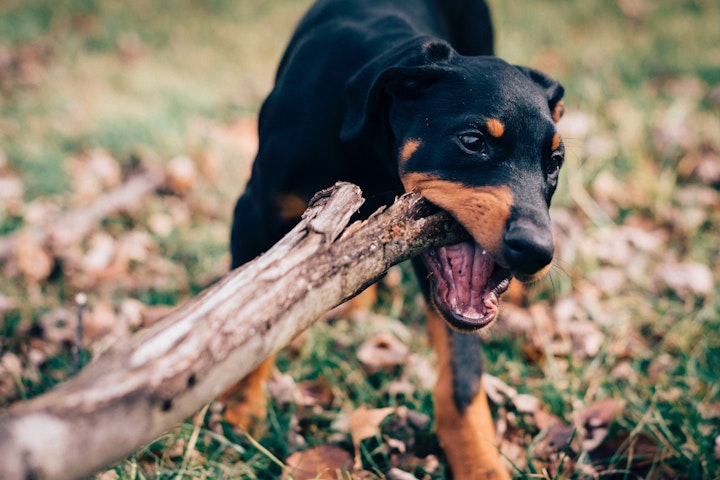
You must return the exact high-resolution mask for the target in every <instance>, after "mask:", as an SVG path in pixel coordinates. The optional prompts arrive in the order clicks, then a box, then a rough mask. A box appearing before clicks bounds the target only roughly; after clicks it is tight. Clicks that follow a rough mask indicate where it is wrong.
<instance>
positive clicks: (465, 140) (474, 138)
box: [457, 132, 485, 153]
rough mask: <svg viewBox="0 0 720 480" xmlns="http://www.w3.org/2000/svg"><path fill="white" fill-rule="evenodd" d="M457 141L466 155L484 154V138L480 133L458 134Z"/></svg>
mask: <svg viewBox="0 0 720 480" xmlns="http://www.w3.org/2000/svg"><path fill="white" fill-rule="evenodd" d="M457 140H458V143H459V144H460V147H461V148H462V149H463V150H464V151H465V152H466V153H478V152H479V153H485V138H484V137H483V135H482V133H480V132H467V133H463V134H460V135H458V137H457Z"/></svg>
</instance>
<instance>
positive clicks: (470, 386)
mask: <svg viewBox="0 0 720 480" xmlns="http://www.w3.org/2000/svg"><path fill="white" fill-rule="evenodd" d="M428 328H429V329H430V335H431V339H432V343H433V346H434V348H435V351H436V352H437V357H438V380H437V384H436V385H435V391H434V403H435V426H436V429H437V434H438V438H439V439H440V444H441V446H442V448H443V450H444V452H445V456H446V457H447V459H448V462H449V464H450V468H451V469H452V472H453V477H454V478H455V479H456V480H480V479H503V480H509V478H510V475H509V474H508V471H507V469H506V468H505V467H504V466H503V464H502V462H501V461H500V455H499V452H498V448H497V446H496V445H495V425H494V424H493V420H492V416H491V414H490V407H489V405H488V399H487V395H486V394H485V390H484V388H483V386H482V382H481V377H482V358H481V341H480V337H479V336H477V335H473V334H464V333H458V332H455V331H453V330H451V329H449V328H448V326H447V324H446V323H445V321H444V320H443V318H442V316H441V315H440V314H439V313H438V312H437V311H436V310H435V309H434V308H429V309H428Z"/></svg>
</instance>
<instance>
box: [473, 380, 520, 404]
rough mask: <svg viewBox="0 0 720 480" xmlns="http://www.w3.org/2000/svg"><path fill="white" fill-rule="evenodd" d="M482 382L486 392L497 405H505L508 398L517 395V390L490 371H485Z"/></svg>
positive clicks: (510, 398)
mask: <svg viewBox="0 0 720 480" xmlns="http://www.w3.org/2000/svg"><path fill="white" fill-rule="evenodd" d="M482 382H483V387H485V393H487V396H488V398H489V399H490V401H491V402H492V403H494V404H495V405H505V404H506V403H507V401H508V400H512V399H514V398H515V397H517V390H515V389H514V388H512V387H511V386H510V385H508V384H507V383H505V382H503V381H502V380H500V379H499V378H497V377H495V376H493V375H490V374H489V373H483V376H482Z"/></svg>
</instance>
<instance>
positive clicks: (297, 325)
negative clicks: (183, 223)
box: [0, 183, 466, 480]
mask: <svg viewBox="0 0 720 480" xmlns="http://www.w3.org/2000/svg"><path fill="white" fill-rule="evenodd" d="M362 202H363V199H362V197H361V192H360V189H359V188H358V187H356V186H354V185H351V184H347V183H338V184H337V185H335V187H333V188H331V189H328V190H325V191H323V192H320V193H319V194H317V195H316V196H315V198H314V199H313V200H312V201H311V204H310V207H309V208H308V210H307V211H306V212H305V214H304V215H303V220H302V221H301V222H300V223H299V224H298V225H297V226H296V227H295V228H294V229H293V230H292V231H291V232H290V233H288V234H287V235H286V236H285V237H284V238H283V239H282V240H281V241H280V242H278V243H277V244H276V245H275V246H274V247H273V248H272V249H270V250H269V251H268V252H267V253H265V254H264V255H262V256H261V257H259V258H257V259H255V260H254V261H252V262H250V263H248V264H245V265H243V266H242V267H240V268H238V269H236V270H234V271H232V272H230V273H229V274H227V275H225V276H224V277H223V278H222V279H220V281H218V282H217V283H216V284H215V285H213V286H212V287H210V288H208V289H206V290H205V291H203V292H201V293H200V294H199V295H198V296H196V297H195V298H193V299H192V300H190V301H189V302H188V303H187V304H185V305H183V306H182V307H180V308H178V309H177V310H175V311H174V312H173V313H171V314H170V315H168V316H167V317H165V318H164V319H163V320H161V321H160V322H158V323H157V324H155V325H153V326H152V327H151V328H149V329H147V330H144V331H141V332H139V333H137V334H136V335H134V336H133V337H132V338H130V339H129V340H128V341H126V342H125V343H123V344H121V345H117V346H115V347H114V348H112V349H110V350H109V351H108V352H106V353H105V354H103V355H101V356H100V357H99V358H97V359H96V360H95V361H93V362H92V363H91V364H90V365H88V366H87V367H86V368H85V369H84V370H83V371H82V372H80V374H79V375H78V376H77V377H75V378H73V379H71V380H69V381H68V382H66V383H65V384H63V385H61V386H59V387H58V388H56V389H54V390H52V391H50V392H48V393H46V394H44V395H42V396H40V397H37V398H34V399H32V400H30V401H28V402H26V403H23V404H18V405H15V406H14V407H12V408H10V409H9V410H8V411H6V412H4V413H3V414H2V415H0V478H3V479H8V480H14V479H26V478H36V479H60V478H62V479H68V478H80V477H83V476H86V475H89V474H91V473H93V472H95V471H97V470H98V469H100V468H102V467H104V466H107V465H109V464H112V463H113V462H116V461H118V460H120V459H122V458H123V457H125V456H127V455H128V454H129V453H131V452H132V451H134V450H136V449H137V448H139V447H140V446H142V445H144V444H146V443H148V442H150V441H152V440H153V439H155V438H157V437H158V436H159V435H161V434H162V433H163V432H165V431H167V430H168V429H170V428H171V427H173V426H174V425H176V424H177V423H179V422H181V421H182V420H184V419H185V418H187V417H188V416H190V415H191V414H193V413H194V412H195V411H197V410H198V409H200V408H201V407H202V405H203V404H205V403H207V402H209V401H211V400H212V399H213V398H215V397H216V396H217V395H218V394H219V393H221V392H222V391H223V390H225V389H226V388H227V387H229V386H230V385H232V384H233V383H235V382H237V381H238V380H240V379H241V378H243V377H244V376H245V375H247V374H248V373H249V372H251V371H252V370H253V369H254V368H255V367H256V366H257V365H259V364H260V363H261V362H262V361H263V360H265V359H266V358H267V357H269V356H270V355H271V354H273V353H276V352H278V351H279V350H280V349H282V348H283V347H284V346H286V345H287V344H288V343H290V341H291V340H292V339H293V338H294V337H296V336H297V335H298V334H299V333H300V332H302V331H303V330H305V329H306V328H307V327H308V326H310V325H311V324H312V323H313V322H314V321H316V320H317V319H319V318H320V317H321V316H322V315H323V314H324V313H325V312H326V311H328V310H329V309H331V308H332V307H334V306H336V305H338V304H340V303H341V302H342V301H344V300H346V299H348V298H350V297H352V296H354V295H356V294H357V293H359V292H360V291H361V290H362V289H363V288H364V287H366V286H367V285H369V284H371V283H372V282H374V281H376V280H377V279H378V278H379V277H380V276H381V275H382V274H383V273H384V272H385V271H386V270H387V269H388V268H389V267H390V266H392V265H394V264H396V263H399V262H401V261H403V260H406V259H408V258H411V257H413V256H415V255H417V254H418V253H420V252H421V251H423V250H426V249H428V248H430V247H434V246H439V245H443V244H449V243H455V242H457V241H459V240H461V239H463V238H464V237H465V235H466V234H465V233H464V231H463V230H462V229H461V228H460V227H458V225H457V224H456V223H455V222H454V221H452V220H451V219H450V217H449V216H448V214H446V213H445V212H438V211H437V210H436V209H434V208H432V207H431V206H429V204H427V203H426V202H425V201H424V200H423V199H422V198H421V197H420V196H419V195H418V194H415V193H413V194H408V195H404V196H403V197H401V198H400V199H398V200H397V201H396V202H395V203H394V204H393V205H391V206H390V207H388V208H387V209H385V210H383V211H378V212H376V213H375V214H373V215H372V216H371V217H370V218H369V219H368V220H365V221H363V222H356V223H354V224H353V225H351V226H350V227H348V228H345V226H346V225H347V223H348V222H349V220H350V217H351V216H352V214H353V213H354V212H356V211H357V209H358V208H359V206H360V205H361V204H362Z"/></svg>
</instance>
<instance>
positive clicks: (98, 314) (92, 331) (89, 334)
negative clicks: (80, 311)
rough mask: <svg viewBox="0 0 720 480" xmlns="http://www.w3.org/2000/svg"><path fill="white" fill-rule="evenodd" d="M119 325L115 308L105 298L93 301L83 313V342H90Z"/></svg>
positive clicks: (112, 331) (114, 330)
mask: <svg viewBox="0 0 720 480" xmlns="http://www.w3.org/2000/svg"><path fill="white" fill-rule="evenodd" d="M118 327H120V324H119V322H118V316H117V315H116V314H115V309H114V308H113V306H112V305H111V304H110V302H108V301H107V300H99V301H97V302H94V303H93V305H91V306H90V308H89V309H88V310H86V312H85V315H83V331H84V335H83V342H84V343H86V344H92V343H94V342H97V341H98V340H100V339H101V338H103V337H105V336H106V335H109V334H111V333H122V332H116V329H117V328H118Z"/></svg>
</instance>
